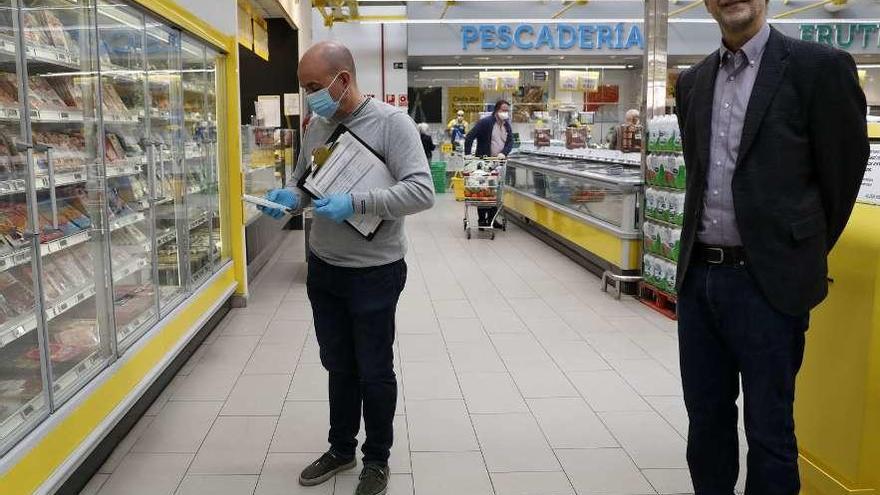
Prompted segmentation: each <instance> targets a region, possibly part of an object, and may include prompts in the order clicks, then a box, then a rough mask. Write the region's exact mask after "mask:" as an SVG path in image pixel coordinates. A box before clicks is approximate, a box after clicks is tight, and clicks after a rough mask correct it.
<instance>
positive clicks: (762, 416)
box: [678, 260, 809, 495]
mask: <svg viewBox="0 0 880 495" xmlns="http://www.w3.org/2000/svg"><path fill="white" fill-rule="evenodd" d="M780 262H781V263H784V262H785V261H784V260H780ZM808 324H809V314H806V315H801V316H790V315H786V314H783V313H780V312H779V311H777V310H776V309H774V308H773V307H771V306H770V304H769V303H768V301H767V298H766V297H764V295H763V294H762V293H761V292H760V290H759V289H758V287H757V285H756V284H755V282H754V280H753V279H752V276H751V275H750V274H749V272H748V268H747V267H745V266H717V265H707V264H705V263H702V262H696V263H693V264H691V266H690V268H689V270H688V273H687V276H686V278H685V283H684V285H683V287H682V290H681V293H680V294H679V298H678V334H679V350H680V358H681V378H682V384H683V386H684V401H685V406H686V407H687V412H688V417H689V419H690V428H689V430H688V448H687V460H688V466H689V467H690V472H691V478H692V479H693V482H694V489H695V491H696V494H697V495H732V494H733V493H734V485H735V484H736V479H737V476H738V474H739V453H738V446H737V443H738V440H737V438H738V437H737V416H738V414H737V412H738V411H737V406H736V399H737V397H738V396H739V392H740V390H739V387H740V379H741V380H742V387H743V399H744V402H743V405H744V413H745V414H744V416H745V429H746V439H747V440H748V446H749V449H748V458H747V467H748V470H747V479H746V494H747V495H797V494H798V492H799V490H800V481H799V478H798V466H797V459H798V451H797V442H796V440H795V434H794V418H793V404H794V385H795V377H796V376H797V372H798V370H799V369H800V366H801V362H802V360H803V355H804V333H805V331H806V329H807V326H808Z"/></svg>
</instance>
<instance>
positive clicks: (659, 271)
mask: <svg viewBox="0 0 880 495" xmlns="http://www.w3.org/2000/svg"><path fill="white" fill-rule="evenodd" d="M647 147H648V160H647V170H646V174H645V184H646V185H647V186H648V187H647V189H646V190H645V204H644V208H645V224H644V225H643V231H644V234H645V243H644V264H643V267H644V274H643V275H644V279H645V282H647V283H648V284H650V285H653V286H654V287H656V288H658V289H660V290H662V291H665V292H669V293H674V292H675V273H676V266H677V263H678V255H679V253H680V251H681V225H682V223H683V221H684V190H685V187H686V185H687V170H686V169H685V165H684V156H683V155H682V152H681V131H680V130H679V128H678V119H677V118H676V117H675V116H674V115H662V116H659V117H655V118H652V119H650V120H649V121H648V143H647Z"/></svg>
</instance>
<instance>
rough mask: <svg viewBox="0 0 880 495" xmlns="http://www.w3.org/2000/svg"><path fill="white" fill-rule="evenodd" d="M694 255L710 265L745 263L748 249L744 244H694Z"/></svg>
mask: <svg viewBox="0 0 880 495" xmlns="http://www.w3.org/2000/svg"><path fill="white" fill-rule="evenodd" d="M694 256H695V257H696V258H697V259H698V260H700V261H702V262H704V263H708V264H710V265H745V264H746V250H745V249H743V247H742V246H710V245H707V244H696V245H694Z"/></svg>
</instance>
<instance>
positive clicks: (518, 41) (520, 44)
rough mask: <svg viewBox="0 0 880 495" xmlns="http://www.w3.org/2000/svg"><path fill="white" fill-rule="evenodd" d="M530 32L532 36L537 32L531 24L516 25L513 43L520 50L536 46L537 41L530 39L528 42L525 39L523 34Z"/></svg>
mask: <svg viewBox="0 0 880 495" xmlns="http://www.w3.org/2000/svg"><path fill="white" fill-rule="evenodd" d="M525 33H529V35H530V36H533V35H534V34H535V28H533V27H532V26H529V25H528V24H521V25H519V26H517V27H516V31H514V33H513V43H514V44H515V45H516V47H517V48H519V49H520V50H531V49H532V48H534V47H535V43H534V42H532V41H529V42H528V43H526V42H524V41H523V39H522V38H523V34H525Z"/></svg>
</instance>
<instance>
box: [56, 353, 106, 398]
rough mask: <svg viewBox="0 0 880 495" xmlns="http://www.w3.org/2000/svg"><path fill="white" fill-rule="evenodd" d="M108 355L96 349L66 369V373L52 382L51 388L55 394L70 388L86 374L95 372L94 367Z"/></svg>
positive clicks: (85, 376) (86, 375)
mask: <svg viewBox="0 0 880 495" xmlns="http://www.w3.org/2000/svg"><path fill="white" fill-rule="evenodd" d="M107 358H108V356H106V355H103V356H102V353H101V350H100V349H98V350H96V351H95V352H93V353H92V354H91V355H89V357H87V358H85V359H83V360H82V361H80V362H79V364H77V365H76V366H74V367H73V368H72V369H70V370H68V371H67V373H64V374H63V375H61V376H60V377H59V378H58V379H57V380H55V381H54V382H53V383H52V389H53V390H54V391H55V393H56V394H58V393H59V392H61V391H62V390H70V389H71V388H73V386H74V385H75V384H76V382H78V381H80V380H82V379H84V378H87V377H88V375H90V374H92V373H94V372H95V369H96V367H98V366H100V364H101V362H102V361H106V360H107Z"/></svg>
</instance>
